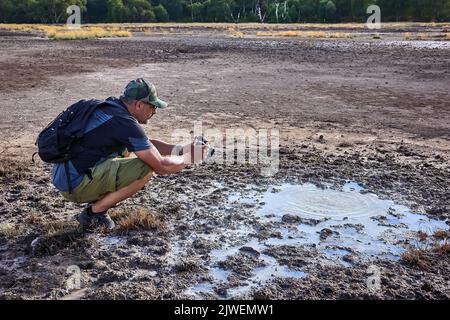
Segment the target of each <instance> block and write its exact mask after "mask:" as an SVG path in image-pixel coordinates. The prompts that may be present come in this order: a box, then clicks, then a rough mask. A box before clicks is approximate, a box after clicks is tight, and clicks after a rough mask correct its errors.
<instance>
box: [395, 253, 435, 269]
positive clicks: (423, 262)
mask: <svg viewBox="0 0 450 320" xmlns="http://www.w3.org/2000/svg"><path fill="white" fill-rule="evenodd" d="M401 258H402V261H404V262H405V263H407V264H409V265H411V266H415V267H419V268H420V269H422V270H429V269H430V267H431V265H430V262H429V261H428V259H427V258H426V257H425V255H424V252H423V251H421V250H418V249H410V250H408V251H406V252H404V253H402V254H401Z"/></svg>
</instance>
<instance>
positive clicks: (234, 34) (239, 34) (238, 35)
mask: <svg viewBox="0 0 450 320" xmlns="http://www.w3.org/2000/svg"><path fill="white" fill-rule="evenodd" d="M229 32H230V34H231V36H232V37H234V38H239V39H242V38H243V37H244V33H243V32H241V31H236V30H229Z"/></svg>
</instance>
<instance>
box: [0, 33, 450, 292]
mask: <svg viewBox="0 0 450 320" xmlns="http://www.w3.org/2000/svg"><path fill="white" fill-rule="evenodd" d="M140 76H145V77H147V78H149V79H151V81H153V82H154V83H155V84H156V85H157V88H158V93H159V95H160V96H161V98H163V99H165V100H167V101H168V102H169V103H170V106H169V107H168V108H167V109H166V110H164V111H160V112H158V114H157V115H156V116H154V117H153V118H152V120H151V121H150V123H149V124H148V125H147V126H146V131H147V133H148V135H149V136H150V137H151V138H159V139H163V140H168V141H170V139H171V136H172V133H173V130H174V129H175V128H183V129H187V130H193V129H194V121H200V122H201V124H202V126H203V128H204V129H205V128H216V129H219V130H220V131H223V132H225V130H226V129H228V128H253V129H255V130H259V129H264V128H266V129H271V128H277V129H279V132H280V148H279V157H280V163H279V170H278V171H277V172H276V174H274V175H273V176H270V177H267V176H264V175H262V174H261V167H260V166H259V165H253V164H233V165H230V164H220V163H219V164H218V163H209V164H204V165H199V166H195V167H191V168H189V169H186V170H184V171H183V172H181V173H179V174H176V175H172V176H167V177H162V176H155V177H154V178H152V181H151V183H149V184H148V185H147V186H146V188H145V189H144V190H142V191H140V192H139V193H138V194H137V195H136V196H135V197H133V198H132V199H129V200H127V201H125V202H124V203H122V204H121V205H120V206H117V207H116V208H113V209H112V210H111V212H113V213H114V214H115V217H116V219H120V215H123V214H124V213H125V214H127V213H129V212H137V211H139V210H146V211H148V212H150V213H151V217H152V219H153V220H152V223H150V225H148V226H147V229H149V230H134V231H133V230H132V231H128V232H124V231H123V230H117V231H114V232H112V234H105V233H101V232H97V233H87V232H84V233H83V232H81V231H80V230H79V229H78V227H77V224H76V223H75V222H74V221H73V215H74V214H76V213H78V212H79V211H80V210H81V208H82V207H81V206H79V205H76V204H72V203H69V202H66V201H65V200H64V199H63V198H62V197H61V196H60V195H59V194H58V192H57V191H56V189H55V188H54V187H53V186H52V184H51V181H50V169H51V167H50V166H49V165H47V164H44V163H42V162H40V161H37V162H36V163H32V162H31V155H32V153H33V152H34V151H35V149H34V145H33V143H34V140H35V137H36V135H37V133H38V132H39V131H40V130H41V129H42V128H43V127H44V126H45V125H46V124H47V123H48V122H49V121H50V120H51V119H52V118H53V117H54V116H56V115H57V114H58V113H59V112H60V111H61V110H63V109H64V108H66V107H67V106H68V105H70V104H71V103H73V102H75V101H77V100H79V99H82V98H106V97H108V96H118V95H119V94H120V92H121V90H122V89H123V87H124V86H125V84H126V83H127V81H129V80H130V79H133V78H137V77H140ZM449 88H450V44H449V42H433V41H396V40H394V41H391V40H383V39H381V40H378V39H373V40H372V39H366V40H364V39H297V38H292V39H291V38H289V39H276V38H270V39H266V38H256V37H253V38H243V39H239V38H233V37H230V36H229V35H226V34H223V35H220V34H209V33H206V32H205V33H202V32H201V30H196V31H195V32H193V34H191V35H179V34H174V35H171V34H164V35H158V34H154V35H143V34H136V35H135V36H134V37H133V38H128V39H103V40H86V41H51V40H48V39H44V38H40V37H37V36H36V35H33V34H31V35H30V34H13V33H8V32H5V33H2V36H1V37H0V94H1V101H0V112H1V116H0V128H1V130H0V135H1V136H0V138H1V139H0V151H1V156H0V161H1V162H0V182H1V183H0V225H1V233H0V257H1V262H0V297H2V298H4V299H61V298H65V299H77V298H82V299H181V298H185V299H194V298H206V299H230V298H239V297H243V298H250V299H348V298H349V299H448V298H450V276H449V268H450V255H449V250H447V251H445V250H441V251H438V250H435V248H433V247H430V246H428V245H427V246H421V245H420V239H418V240H417V241H416V240H412V239H413V238H411V240H410V241H405V242H404V243H402V246H404V248H405V250H413V251H412V252H414V253H415V255H414V256H413V258H410V259H405V258H401V257H400V256H398V257H396V259H387V258H380V257H377V256H373V257H370V256H369V257H364V256H359V255H358V254H356V253H351V254H350V255H349V256H346V257H345V259H344V262H347V263H343V262H342V261H341V260H340V259H338V260H335V259H330V258H329V257H328V256H326V255H324V254H323V253H322V252H321V251H319V250H318V249H317V247H315V246H292V245H279V246H269V247H268V248H267V247H266V248H265V249H264V252H260V250H259V249H258V248H256V247H255V246H253V247H252V246H249V245H248V242H249V241H250V240H251V239H258V240H259V241H265V240H267V239H271V238H277V237H280V236H279V234H278V233H277V230H278V229H277V227H276V226H275V225H274V224H271V223H263V222H261V221H260V220H259V219H257V218H256V216H255V212H256V211H257V210H258V208H259V207H261V206H263V205H264V204H261V203H256V204H255V203H244V202H239V201H234V202H233V201H230V199H229V196H230V195H231V194H233V193H236V192H237V193H242V194H245V193H246V192H260V193H263V192H265V191H266V190H268V188H269V187H271V186H273V185H281V184H283V183H286V182H290V183H295V184H300V183H306V182H310V183H313V184H315V185H318V186H324V185H327V186H330V187H331V188H336V189H338V188H340V187H342V186H343V185H344V184H345V182H346V181H348V180H350V181H356V182H358V183H360V184H361V185H363V186H364V188H365V189H366V190H367V191H368V192H371V193H374V194H376V195H377V196H379V197H380V198H382V199H392V200H393V201H395V202H396V203H397V204H401V205H405V206H407V207H408V208H410V209H411V210H412V211H413V212H416V213H420V214H423V215H425V216H427V217H430V218H433V219H435V220H439V221H442V222H443V223H446V224H447V226H448V221H449V220H448V219H449V218H450V205H449V201H450V192H449V187H448V186H449V184H450V167H449V164H450V142H449V141H450V125H449V123H450V104H449V101H450V93H449V90H448V89H449ZM293 220H294V221H292V219H291V220H290V219H289V216H287V217H285V218H284V219H283V221H284V222H285V223H288V224H289V223H297V224H302V223H308V222H304V221H303V222H302V221H299V220H295V219H293ZM117 221H118V220H116V222H117ZM446 230H447V231H448V227H447V229H446ZM334 231H335V230H330V231H328V230H325V231H323V232H322V233H323V236H322V233H321V237H320V239H321V240H320V241H321V242H323V243H325V244H326V241H327V238H328V236H329V234H328V232H331V233H330V235H331V234H332V233H333V232H334ZM435 231H436V230H430V233H433V232H435ZM419 236H420V235H419ZM428 237H431V235H428ZM446 237H447V238H448V235H447V236H444V238H446ZM444 240H445V241H447V240H448V239H444ZM227 247H235V248H239V250H238V251H237V252H235V253H233V254H232V255H229V256H226V257H224V259H222V261H219V262H217V261H216V260H217V257H215V256H214V254H215V253H216V252H217V250H221V249H224V248H227ZM347 249H349V250H350V252H352V249H351V248H347ZM415 249H420V250H419V251H415ZM447 249H448V248H447ZM262 255H264V256H265V257H270V258H273V259H275V260H276V263H277V264H279V266H280V267H282V266H283V267H288V268H289V270H291V271H292V272H299V273H300V272H302V273H303V276H301V277H300V276H299V277H281V276H280V277H278V276H276V275H275V276H271V275H270V274H269V275H268V277H266V278H264V280H261V281H260V282H259V283H258V285H256V286H250V287H249V286H247V285H246V284H245V282H246V280H248V279H249V278H251V277H252V275H253V274H254V273H255V270H259V269H258V268H262V267H264V266H265V265H266V264H267V259H266V260H264V259H262V258H261V257H262ZM73 265H75V266H78V267H79V268H80V270H81V273H80V274H81V283H80V285H79V286H76V287H73V286H72V287H71V286H70V285H68V280H70V279H71V278H70V277H71V275H70V270H72V269H70V266H73ZM372 265H375V266H377V267H378V268H379V270H381V278H380V281H381V285H380V287H379V288H378V289H377V290H369V289H368V287H367V279H368V277H370V275H371V274H370V272H369V271H368V267H369V266H372ZM68 268H69V269H68ZM72 268H73V267H72ZM212 270H216V271H219V272H220V274H222V275H223V274H225V276H224V278H223V279H221V280H220V281H218V280H214V279H213V278H211V277H212V275H211V272H212ZM216 278H217V277H216ZM205 283H207V284H208V283H209V286H208V285H204V284H205ZM196 286H197V287H196ZM193 287H194V289H193ZM246 287H247V288H246ZM74 288H75V289H74ZM195 288H197V289H198V288H202V289H201V290H200V289H199V290H197V291H196V289H195ZM236 288H238V289H242V288H243V290H235V291H233V289H236ZM202 290H203V291H202ZM202 292H203V293H202Z"/></svg>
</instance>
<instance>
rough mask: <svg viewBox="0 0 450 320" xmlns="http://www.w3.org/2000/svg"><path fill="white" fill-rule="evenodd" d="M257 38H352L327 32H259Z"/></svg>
mask: <svg viewBox="0 0 450 320" xmlns="http://www.w3.org/2000/svg"><path fill="white" fill-rule="evenodd" d="M256 36H257V37H300V38H352V37H353V35H352V34H350V33H342V32H325V31H300V30H290V31H259V32H256Z"/></svg>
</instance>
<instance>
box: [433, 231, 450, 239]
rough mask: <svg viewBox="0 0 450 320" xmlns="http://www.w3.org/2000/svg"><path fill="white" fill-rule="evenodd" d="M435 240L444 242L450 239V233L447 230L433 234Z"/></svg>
mask: <svg viewBox="0 0 450 320" xmlns="http://www.w3.org/2000/svg"><path fill="white" fill-rule="evenodd" d="M433 237H434V238H435V239H439V240H444V239H448V238H450V233H449V232H448V231H446V230H437V231H435V232H434V233H433Z"/></svg>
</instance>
